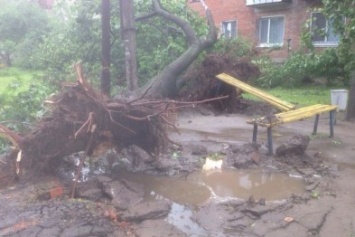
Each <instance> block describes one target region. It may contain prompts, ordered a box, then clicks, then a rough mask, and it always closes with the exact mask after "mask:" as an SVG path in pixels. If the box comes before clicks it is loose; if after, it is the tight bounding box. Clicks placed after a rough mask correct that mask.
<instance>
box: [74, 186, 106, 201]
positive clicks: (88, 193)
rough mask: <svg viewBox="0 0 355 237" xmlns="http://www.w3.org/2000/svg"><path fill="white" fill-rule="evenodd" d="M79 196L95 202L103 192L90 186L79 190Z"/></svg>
mask: <svg viewBox="0 0 355 237" xmlns="http://www.w3.org/2000/svg"><path fill="white" fill-rule="evenodd" d="M79 197H81V198H85V199H88V200H91V201H94V202H96V201H98V200H100V198H102V197H103V193H102V190H101V189H99V188H90V189H88V190H85V191H83V192H79Z"/></svg>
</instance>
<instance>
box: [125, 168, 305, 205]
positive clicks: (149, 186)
mask: <svg viewBox="0 0 355 237" xmlns="http://www.w3.org/2000/svg"><path fill="white" fill-rule="evenodd" d="M119 176H120V178H124V179H126V180H129V181H132V182H136V183H140V184H143V185H144V187H145V193H146V196H145V198H146V200H155V199H159V198H161V197H163V198H167V199H170V200H172V201H173V202H175V203H178V204H181V205H188V206H194V207H197V206H199V205H202V204H203V203H205V202H207V201H209V200H215V201H223V200H227V199H233V198H236V199H248V198H249V197H250V196H253V197H254V198H255V199H260V198H264V199H265V200H267V201H274V200H280V199H285V198H288V197H290V196H291V195H292V194H300V193H303V192H304V190H305V189H304V186H305V185H304V181H303V180H302V179H300V178H294V177H290V176H288V175H287V174H283V173H270V172H263V171H252V170H223V171H222V170H219V171H197V172H194V173H191V174H189V175H188V176H186V177H184V178H180V179H176V178H172V177H159V176H151V175H146V174H139V173H129V172H125V171H122V172H120V174H119Z"/></svg>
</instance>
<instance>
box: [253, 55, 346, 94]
mask: <svg viewBox="0 0 355 237" xmlns="http://www.w3.org/2000/svg"><path fill="white" fill-rule="evenodd" d="M255 62H256V63H257V64H258V65H259V67H260V68H261V71H262V76H261V77H260V78H258V80H257V84H258V85H259V86H261V87H271V88H272V87H275V86H286V87H295V86H300V85H302V84H303V83H304V82H310V81H312V80H313V79H314V78H324V80H325V81H324V82H322V83H324V84H326V85H328V86H331V85H335V84H338V83H339V82H342V83H343V84H347V83H348V81H347V77H346V73H345V72H344V70H343V68H344V64H343V62H342V61H341V60H340V59H339V57H338V56H337V53H336V49H335V48H329V49H326V50H324V51H323V52H320V53H316V52H311V53H309V54H305V53H303V52H302V51H299V52H295V53H293V54H291V55H290V57H289V58H288V59H287V60H286V62H284V63H283V64H275V63H273V62H271V60H270V59H269V58H261V59H258V60H256V61H255Z"/></svg>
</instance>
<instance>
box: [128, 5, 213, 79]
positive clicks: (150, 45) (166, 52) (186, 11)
mask: <svg viewBox="0 0 355 237" xmlns="http://www.w3.org/2000/svg"><path fill="white" fill-rule="evenodd" d="M161 2H162V5H163V6H164V7H165V8H166V10H168V11H170V12H172V13H173V14H175V15H177V16H179V17H180V18H182V19H184V20H186V21H188V22H189V23H190V24H191V26H192V27H193V28H194V30H195V32H196V34H197V35H198V36H202V35H205V34H206V32H207V25H206V24H205V23H204V21H203V19H202V18H201V17H199V16H198V15H197V13H195V12H193V11H192V10H191V9H190V8H188V7H187V6H186V1H184V0H179V1H169V0H163V1H161ZM135 8H136V12H137V14H136V15H144V14H145V13H148V12H149V11H150V8H151V1H137V2H136V6H135ZM136 26H137V29H138V30H137V47H138V50H137V57H138V71H139V72H138V76H139V78H140V79H141V83H145V80H146V79H150V78H152V77H153V76H155V75H157V74H158V73H159V71H161V70H162V69H163V68H165V66H167V65H168V64H169V63H171V62H172V61H173V60H175V59H176V58H177V57H179V56H180V55H181V54H182V53H183V52H184V51H185V50H186V48H187V45H186V40H185V36H184V33H183V32H182V30H181V29H179V28H177V26H176V25H174V24H173V23H171V22H168V21H166V20H164V19H162V18H161V17H153V18H149V19H147V20H144V21H141V22H137V25H136Z"/></svg>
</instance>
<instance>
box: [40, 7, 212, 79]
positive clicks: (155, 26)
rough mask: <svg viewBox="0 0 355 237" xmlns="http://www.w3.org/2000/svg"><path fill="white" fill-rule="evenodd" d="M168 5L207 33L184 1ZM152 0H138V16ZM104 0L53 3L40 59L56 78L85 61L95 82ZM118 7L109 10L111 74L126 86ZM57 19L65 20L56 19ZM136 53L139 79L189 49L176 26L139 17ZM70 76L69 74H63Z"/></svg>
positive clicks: (146, 8) (148, 8) (44, 67)
mask: <svg viewBox="0 0 355 237" xmlns="http://www.w3.org/2000/svg"><path fill="white" fill-rule="evenodd" d="M162 4H163V6H164V7H166V8H167V9H168V10H169V11H171V12H173V13H174V14H177V15H178V16H180V17H182V18H184V19H186V20H188V21H189V22H190V23H191V24H192V25H193V26H194V28H195V29H196V31H197V33H198V34H203V33H204V32H205V31H206V29H207V27H205V24H204V22H203V20H202V19H201V18H200V17H198V16H197V14H196V13H193V12H192V11H191V10H189V9H187V8H186V4H185V1H183V0H180V1H173V2H172V1H168V0H164V1H162ZM151 8H152V5H151V1H150V0H144V1H135V15H136V16H141V15H144V14H147V13H149V12H150V11H151ZM100 10H101V7H100V1H99V0H95V1H90V2H87V1H75V3H74V4H73V5H66V1H59V3H58V4H57V5H56V6H55V7H54V9H53V13H52V21H51V33H50V34H49V35H48V36H47V37H46V38H45V42H44V44H42V46H41V54H40V56H39V58H40V59H41V62H42V68H43V69H49V71H50V74H51V75H53V76H56V77H58V79H62V80H67V79H68V78H74V76H73V75H72V73H73V70H72V65H73V63H74V62H76V61H78V60H80V61H82V63H83V65H84V68H85V70H86V73H87V76H88V78H92V79H94V81H92V82H94V83H97V82H98V80H95V79H97V78H99V75H100V72H101V62H100V58H101V44H100V40H101V22H100V15H99V14H100ZM118 16H119V9H118V8H117V6H116V4H112V9H111V32H112V38H111V42H112V47H111V65H112V67H111V69H112V71H111V75H112V78H114V79H116V81H113V84H120V85H123V84H124V83H125V80H122V78H124V48H123V44H122V42H121V40H120V22H119V17H118ZM58 18H60V19H62V20H61V21H58ZM136 28H137V47H138V49H137V57H138V77H139V78H140V84H143V83H145V81H146V80H147V79H150V78H152V77H153V76H155V75H156V74H158V73H159V71H161V70H162V69H163V68H164V67H165V66H166V65H168V64H169V63H170V62H171V61H172V60H174V59H176V58H177V56H179V55H180V54H181V53H183V52H184V51H185V49H186V42H185V37H184V35H183V33H182V32H181V30H180V29H178V28H176V27H175V25H173V24H171V23H169V22H167V21H164V20H162V19H160V18H159V17H153V18H150V19H147V20H145V21H141V22H137V23H136ZM64 75H67V78H65V77H64Z"/></svg>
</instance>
